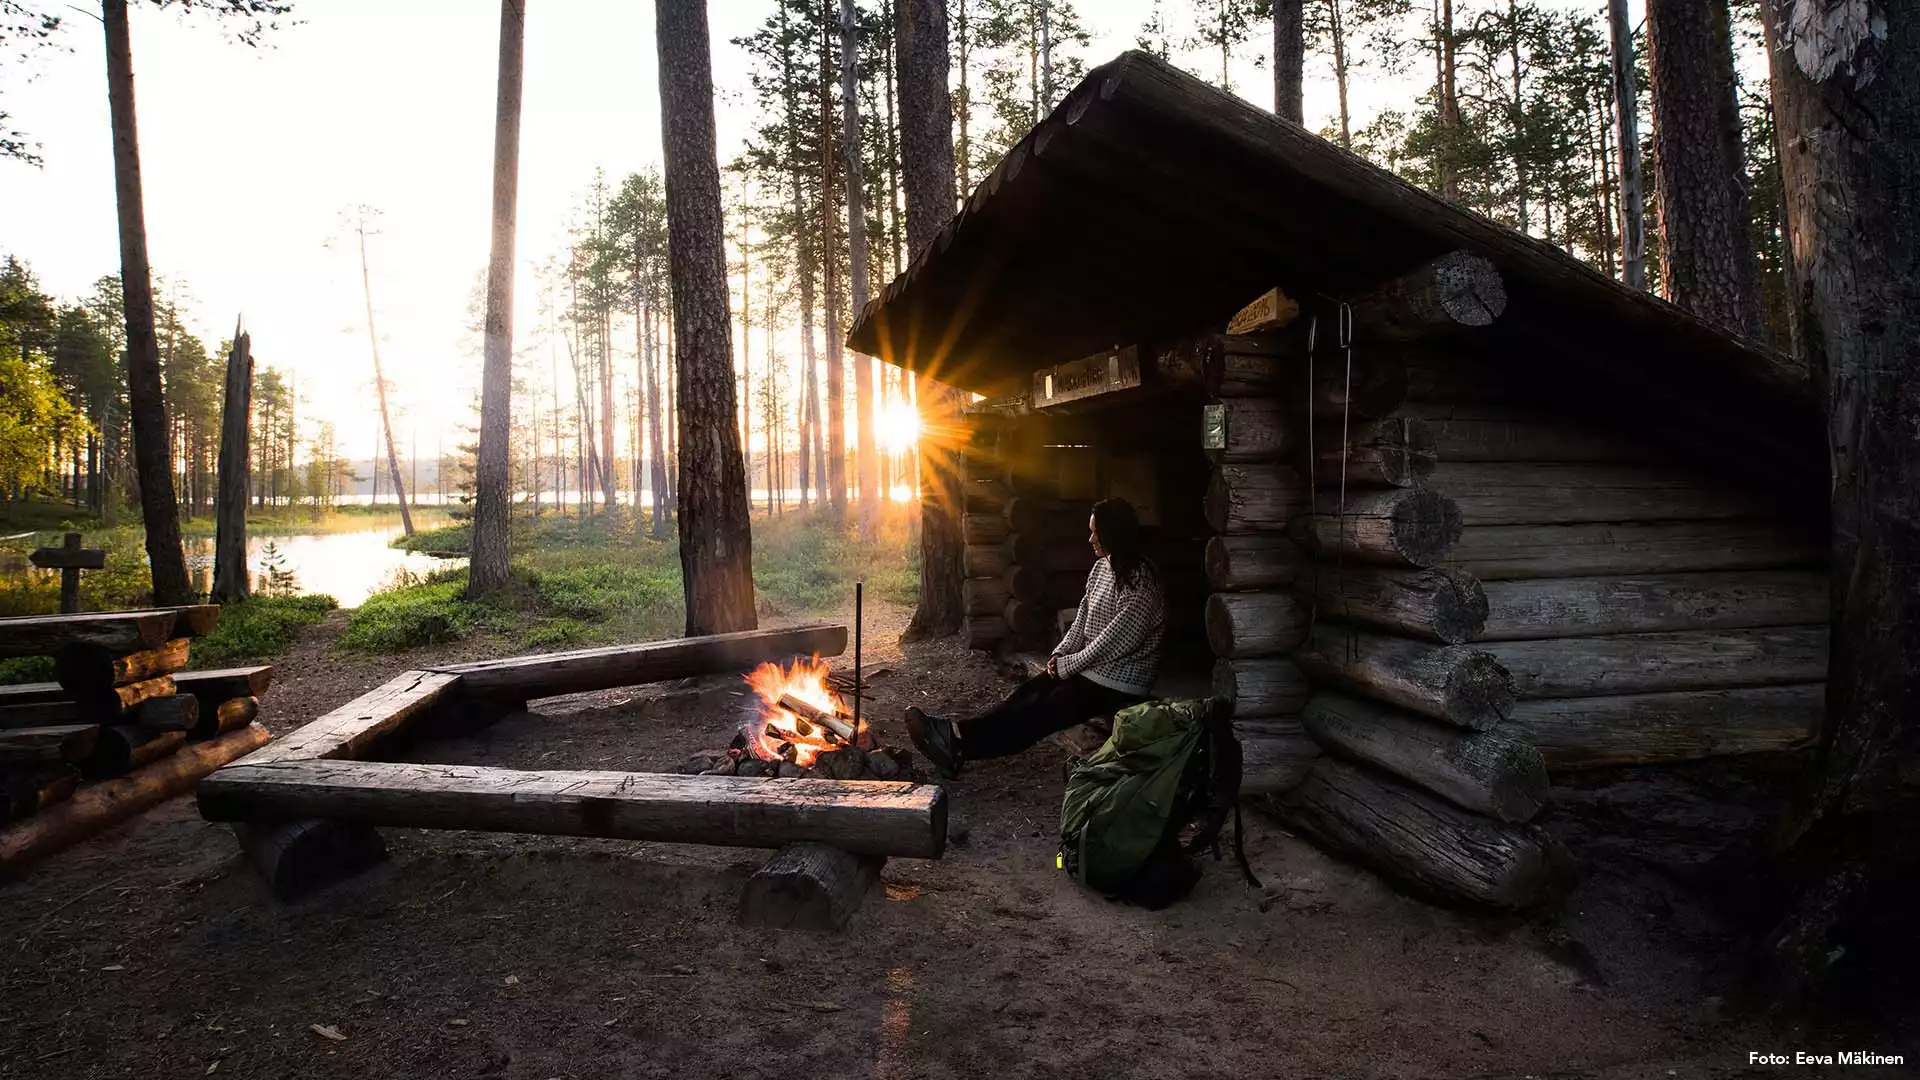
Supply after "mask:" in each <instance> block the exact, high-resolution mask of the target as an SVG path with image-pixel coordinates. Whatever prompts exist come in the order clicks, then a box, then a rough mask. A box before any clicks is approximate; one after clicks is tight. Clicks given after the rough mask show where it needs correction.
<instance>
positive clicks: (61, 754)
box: [0, 724, 100, 765]
mask: <svg viewBox="0 0 1920 1080" xmlns="http://www.w3.org/2000/svg"><path fill="white" fill-rule="evenodd" d="M99 737H100V725H98V724H53V725H48V726H46V727H22V728H12V729H10V730H7V731H0V765H46V764H55V763H58V762H63V761H71V762H80V761H85V760H86V759H87V758H88V757H89V756H90V755H91V754H92V753H93V748H94V744H95V743H96V742H97V741H98V740H99Z"/></svg>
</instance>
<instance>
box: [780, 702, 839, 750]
mask: <svg viewBox="0 0 1920 1080" xmlns="http://www.w3.org/2000/svg"><path fill="white" fill-rule="evenodd" d="M777 704H778V705H779V706H780V708H782V709H785V710H787V711H788V712H790V713H792V714H793V715H795V716H797V717H799V718H800V719H801V720H804V721H809V722H811V723H814V724H818V725H819V726H821V727H823V728H826V729H827V730H828V731H830V732H832V733H833V734H834V736H835V737H837V738H838V739H839V740H840V741H841V742H843V743H846V744H847V745H848V746H852V745H853V725H852V724H850V723H848V722H847V721H845V720H842V719H841V718H840V717H838V716H836V715H834V714H833V713H831V712H828V711H827V710H825V709H820V708H815V707H814V706H812V705H809V704H807V703H806V702H804V701H801V700H800V699H799V698H797V697H794V696H793V695H792V694H781V695H780V700H779V702H778V703H777ZM801 734H806V733H805V732H801Z"/></svg>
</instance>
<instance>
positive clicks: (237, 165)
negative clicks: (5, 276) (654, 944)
mask: <svg viewBox="0 0 1920 1080" xmlns="http://www.w3.org/2000/svg"><path fill="white" fill-rule="evenodd" d="M864 2H866V3H867V5H868V6H871V0H864ZM82 6H84V5H82V4H76V5H73V8H72V9H70V10H68V11H67V13H66V15H65V18H66V22H67V29H66V32H65V36H64V44H65V45H66V46H67V51H64V52H57V51H53V50H48V51H44V52H42V53H40V54H38V55H37V56H35V57H34V58H33V59H32V60H31V61H30V62H29V65H28V66H27V67H26V68H24V69H23V68H21V67H19V66H17V65H12V64H7V65H4V66H0V108H4V109H5V110H6V111H7V112H9V113H11V114H12V123H13V124H14V125H16V126H18V127H20V128H23V129H25V130H26V131H27V132H28V134H29V137H30V138H31V139H33V140H36V141H38V142H39V143H41V153H42V154H43V155H44V157H45V158H46V166H45V168H44V169H34V168H31V167H28V166H25V165H22V164H19V163H17V162H11V161H0V252H5V253H11V254H15V255H18V256H20V257H22V258H24V259H26V260H27V261H28V262H30V263H31V264H32V266H33V268H34V270H35V271H36V272H37V273H38V274H39V276H40V281H41V285H42V287H43V288H45V289H47V290H48V291H50V292H52V293H54V294H56V295H57V296H61V297H74V296H78V295H80V294H81V293H84V292H85V291H87V290H88V288H89V287H90V285H91V283H92V282H93V281H94V280H95V279H96V278H98V277H100V276H101V275H102V274H106V273H110V272H113V271H115V270H117V269H118V266H119V248H118V240H117V233H116V231H115V230H116V225H115V216H114V199H113V167H112V160H111V146H110V140H109V136H108V123H107V96H106V86H105V82H106V80H105V71H104V59H103V56H102V42H101V35H100V31H99V24H98V22H97V21H95V20H94V19H92V18H90V17H88V16H87V15H85V14H82V13H80V11H79V10H78V9H79V8H80V7H82ZM1420 6H1422V7H1424V5H1420ZM1565 6H1566V7H1568V8H1575V7H1590V6H1594V4H1590V3H1575V2H1573V0H1566V2H1565ZM1633 6H1634V8H1635V12H1636V15H1635V17H1636V18H1638V9H1639V8H1640V6H1641V5H1640V2H1639V0H1635V3H1634V5H1633ZM61 7H62V5H53V6H52V8H53V9H54V10H59V9H60V8H61ZM529 7H530V9H531V10H530V11H529V13H528V19H527V43H526V85H525V100H524V104H523V113H522V119H521V146H520V203H519V215H520V218H519V221H520V228H519V246H518V256H519V266H520V269H519V272H518V274H517V286H518V301H517V308H518V312H519V314H518V319H517V321H518V327H519V330H520V333H519V342H518V344H522V345H524V344H525V341H526V338H527V333H526V331H527V328H530V327H531V326H532V324H533V310H532V308H533V282H532V274H531V267H532V265H533V264H534V263H536V262H538V261H541V260H542V259H544V258H545V257H547V256H548V255H550V254H552V253H554V252H557V251H559V250H560V249H561V248H562V247H563V245H564V242H565V233H566V228H567V223H568V220H569V218H570V216H571V215H572V214H573V212H574V210H575V208H576V207H577V206H578V205H579V204H580V200H581V194H582V192H583V191H584V189H585V188H586V186H587V185H588V184H589V183H590V182H591V180H592V177H593V171H594V169H595V167H601V168H604V169H605V170H606V173H607V175H608V177H609V179H610V181H617V179H618V178H619V177H620V176H623V175H625V174H626V173H627V172H629V171H632V170H635V169H638V168H641V167H644V166H646V165H648V164H654V163H657V162H658V161H659V157H660V151H659V96H658V84H657V81H656V73H655V63H654V44H653V25H652V23H653V20H652V14H653V12H652V5H651V4H648V3H644V2H634V0H531V3H530V4H529ZM1164 7H1165V8H1166V10H1167V13H1168V17H1169V19H1170V21H1171V22H1172V23H1173V30H1174V32H1175V34H1176V35H1177V34H1180V33H1183V32H1184V31H1185V30H1186V28H1187V27H1186V25H1185V23H1186V20H1187V19H1188V15H1187V10H1186V3H1185V0H1166V3H1165V4H1164ZM770 8H771V4H770V3H768V2H767V0H710V3H709V4H708V11H709V17H710V19H711V24H712V34H713V41H714V70H715V83H716V88H717V90H716V92H717V97H718V100H717V112H718V122H719V132H720V147H721V149H720V154H721V157H722V159H723V160H724V159H726V158H729V157H731V156H732V155H733V153H734V152H735V151H736V150H737V149H738V147H739V145H740V142H741V140H742V138H743V137H744V135H745V133H746V130H747V128H748V126H749V125H750V124H751V122H752V119H753V116H752V109H751V105H750V101H749V83H748V72H747V61H746V56H745V54H744V52H743V51H742V50H740V49H738V48H735V47H734V46H733V45H732V44H731V43H730V40H731V39H732V38H735V37H739V36H743V35H745V34H747V33H748V32H750V31H751V29H752V28H753V27H754V26H756V25H757V24H758V23H759V22H760V21H761V19H762V18H764V17H765V16H766V15H767V14H768V13H769V11H770ZM1079 8H1080V11H1081V13H1082V16H1083V18H1084V21H1085V22H1086V24H1087V25H1088V27H1089V29H1090V30H1091V31H1092V32H1093V45H1092V47H1091V48H1090V49H1088V50H1087V58H1088V61H1089V66H1091V65H1093V64H1097V63H1101V62H1104V61H1105V60H1107V59H1110V58H1111V57H1113V56H1114V55H1116V54H1117V53H1119V52H1120V51H1122V50H1123V49H1126V48H1130V47H1132V45H1133V42H1134V39H1135V37H1136V36H1137V34H1138V32H1139V27H1140V25H1141V24H1142V23H1143V22H1145V21H1146V19H1147V18H1148V16H1149V15H1150V14H1151V12H1152V9H1153V3H1152V0H1081V3H1080V5H1079ZM297 9H298V14H299V16H300V17H301V18H302V19H303V20H305V21H304V22H303V23H302V24H301V25H299V26H297V27H294V28H292V29H290V30H285V31H282V32H281V33H279V34H277V35H274V36H272V37H271V38H270V39H269V41H268V43H267V45H266V46H265V47H263V48H261V49H257V50H256V49H249V48H247V47H245V46H243V45H239V44H237V43H234V42H232V41H231V40H230V39H229V38H228V37H227V36H226V34H225V33H224V32H223V31H222V30H221V29H220V28H219V27H218V26H217V24H215V23H213V22H212V21H210V20H208V19H205V18H198V19H192V20H188V19H184V18H182V17H180V16H178V15H175V14H172V13H165V12H156V11H152V10H149V9H148V8H147V7H146V6H145V5H137V6H136V8H135V12H134V17H133V52H134V71H135V75H136V88H137V89H136V93H137V102H138V109H139V118H140V148H141V166H142V170H143V173H144V180H145V186H146V214H147V231H148V239H149V245H150V250H151V257H152V261H153V266H154V268H155V271H156V273H158V274H161V275H164V276H166V277H168V278H169V279H177V280H180V281H183V282H184V283H185V284H186V287H187V290H188V291H187V293H186V297H188V298H190V300H191V303H190V304H189V305H188V306H189V307H190V310H191V312H192V314H193V315H194V316H195V317H196V318H197V319H198V320H199V321H200V324H199V325H198V326H196V327H195V329H196V330H197V331H198V332H199V333H200V334H201V336H203V337H204V338H205V339H206V340H207V342H208V344H209V345H210V346H211V345H214V344H216V343H217V342H218V341H219V340H221V339H222V338H224V337H225V336H227V335H228V334H230V333H231V331H232V327H233V323H234V319H235V317H236V316H237V315H240V314H242V313H244V314H245V316H246V320H247V326H248V329H249V330H250V331H251V332H252V334H253V343H254V353H255V356H256V357H257V358H258V362H259V363H261V364H271V365H273V366H276V367H279V368H281V369H282V370H284V371H287V372H288V373H290V374H291V375H292V376H293V377H294V379H295V380H296V383H297V387H298V390H299V392H300V394H301V396H302V397H303V398H304V399H305V401H306V406H305V407H306V409H307V411H308V415H310V416H314V417H318V418H326V419H331V420H333V421H335V422H336V423H337V424H338V426H339V432H340V437H341V440H342V444H343V445H342V447H341V450H342V452H343V453H345V454H347V455H349V456H352V457H361V456H364V455H366V454H368V453H370V452H371V451H372V450H373V446H374V438H375V430H376V423H375V418H374V415H373V410H372V408H371V386H372V370H371V362H370V360H369V357H368V351H367V338H366V321H365V314H364V310H363V304H362V300H361V294H360V280H359V265H358V261H357V256H356V254H355V251H354V248H353V245H352V243H351V241H350V240H349V239H348V237H349V236H350V234H348V233H346V232H345V231H344V230H343V228H342V224H341V222H342V213H343V211H345V210H346V209H347V208H348V207H350V206H352V205H354V204H359V203H366V204H370V205H373V206H376V207H378V208H379V209H380V210H381V211H382V212H383V214H382V217H381V219H380V224H379V228H380V230H381V234H380V235H379V236H376V237H374V238H373V239H372V240H371V241H370V244H369V247H370V258H371V261H372V264H373V294H374V305H375V319H376V322H377V324H378V325H379V329H380V336H381V356H382V359H383V361H384V362H385V364H386V365H387V376H388V378H389V379H390V380H392V381H393V382H394V383H395V384H396V388H397V393H398V399H397V403H398V405H399V407H400V409H401V410H402V412H403V414H404V415H403V416H402V417H399V418H396V420H395V423H394V426H395V429H396V433H397V434H398V436H399V438H400V441H401V443H402V447H401V452H402V453H403V454H405V453H406V446H405V443H406V441H407V439H408V436H409V432H410V431H412V430H417V431H418V432H419V433H420V438H421V445H420V447H419V449H420V453H421V454H422V455H423V456H428V455H431V453H432V449H431V445H430V440H431V439H432V437H433V433H434V432H436V431H438V430H439V429H440V428H441V427H442V426H443V425H452V424H458V423H464V422H466V420H467V417H468V416H469V413H468V412H467V405H468V402H469V401H470V400H471V393H472V389H471V388H472V387H473V386H475V385H477V383H478V379H479V364H480V361H479V349H478V345H477V342H476V341H475V340H474V339H473V337H472V335H470V333H469V331H468V330H467V326H468V323H469V316H468V301H469V298H470V296H471V295H472V292H473V289H474V287H475V283H476V282H477V281H478V279H479V275H480V273H481V271H482V270H483V268H484V267H485V265H486V260H487V243H488V223H489V214H490V206H491V201H490V200H491V189H490V180H491V167H492V166H491V162H492V153H493V104H494V76H495V62H496V58H497V49H498V33H499V16H498V10H499V9H498V6H497V5H496V4H493V3H490V2H487V0H325V2H319V0H305V2H302V3H299V4H298V5H297ZM1269 47H1270V38H1269V37H1260V36H1257V37H1256V38H1255V40H1254V41H1253V42H1251V43H1250V44H1249V45H1248V46H1247V47H1245V48H1244V49H1243V50H1242V52H1243V53H1244V57H1245V58H1244V59H1243V60H1242V61H1241V62H1240V63H1239V64H1237V65H1236V69H1235V89H1236V90H1238V91H1239V92H1241V93H1243V94H1245V95H1246V96H1248V97H1249V98H1250V99H1252V100H1254V101H1256V102H1258V103H1260V104H1262V105H1270V104H1271V100H1272V90H1271V86H1272V83H1271V76H1270V75H1269V74H1268V72H1267V71H1265V70H1264V69H1256V68H1255V67H1254V66H1253V64H1252V57H1253V56H1254V55H1255V54H1257V53H1264V52H1265V51H1266V50H1267V49H1268V48H1269ZM1182 59H1184V60H1185V62H1187V64H1188V66H1189V67H1191V68H1194V69H1196V70H1199V71H1202V72H1203V73H1211V72H1212V71H1213V70H1214V67H1213V61H1212V60H1211V59H1210V58H1208V57H1205V56H1202V55H1193V56H1188V57H1184V58H1182ZM29 73H30V74H32V75H33V77H32V78H31V79H27V78H25V76H26V75H27V74H29ZM1308 80H1309V86H1308V88H1307V101H1306V107H1307V114H1308V115H1307V119H1308V122H1309V124H1310V125H1312V126H1316V127H1317V126H1319V125H1320V124H1321V123H1323V122H1325V121H1326V119H1327V118H1328V117H1329V116H1330V115H1331V114H1332V111H1333V106H1334V102H1333V90H1332V85H1331V79H1330V77H1327V76H1326V74H1325V72H1324V70H1322V69H1318V68H1316V67H1315V66H1313V65H1312V64H1311V63H1310V66H1309V71H1308ZM1396 94H1406V96H1411V95H1410V94H1407V92H1406V88H1405V87H1398V88H1396V87H1394V86H1392V85H1389V84H1386V83H1381V82H1374V83H1369V84H1365V85H1360V86H1357V87H1356V89H1355V94H1354V99H1355V100H1354V106H1355V113H1356V115H1357V116H1361V117H1364V116H1367V115H1370V114H1371V113H1372V112H1374V111H1375V110H1376V109H1377V108H1378V107H1379V104H1380V103H1382V102H1385V101H1389V100H1393V98H1394V96H1395V95H1396ZM755 344H756V346H758V344H759V342H758V341H756V342H755ZM452 441H453V440H452V438H451V437H449V439H448V443H449V445H451V443H452Z"/></svg>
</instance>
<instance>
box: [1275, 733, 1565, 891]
mask: <svg viewBox="0 0 1920 1080" xmlns="http://www.w3.org/2000/svg"><path fill="white" fill-rule="evenodd" d="M1281 805H1282V808H1283V809H1282V815H1283V818H1284V820H1285V821H1286V822H1287V824H1289V825H1290V826H1292V827H1293V828H1294V829H1296V830H1298V831H1300V832H1302V833H1305V834H1306V835H1307V837H1308V838H1309V839H1311V840H1312V841H1313V842H1314V843H1316V844H1318V845H1319V846H1320V847H1323V848H1326V849H1328V850H1330V851H1333V852H1335V853H1336V854H1340V855H1344V856H1346V857H1347V858H1350V859H1352V860H1354V861H1355V862H1358V863H1361V864H1362V865H1365V866H1370V867H1372V868H1373V869H1374V870H1376V871H1378V872H1379V873H1380V874H1381V875H1382V876H1383V877H1386V878H1387V879H1389V880H1391V881H1394V882H1396V883H1398V884H1399V885H1401V886H1402V887H1404V888H1407V889H1409V890H1411V891H1413V892H1414V893H1416V894H1417V895H1420V896H1423V897H1426V898H1428V899H1434V900H1439V901H1441V902H1451V903H1461V902H1465V903H1468V904H1475V905H1484V906H1487V907H1493V908H1499V909H1504V910H1519V909H1523V908H1527V907H1531V906H1533V905H1534V904H1536V903H1538V902H1539V901H1541V900H1542V899H1544V898H1545V897H1546V896H1547V894H1548V891H1549V889H1550V887H1551V885H1552V882H1553V879H1554V877H1555V874H1554V870H1555V867H1556V864H1557V863H1558V862H1559V861H1560V860H1559V859H1557V858H1556V857H1555V855H1554V854H1553V853H1550V851H1549V847H1548V845H1547V843H1546V842H1544V841H1543V840H1542V839H1541V837H1540V835H1539V834H1538V833H1537V832H1535V831H1533V830H1532V829H1530V828H1527V827H1524V826H1515V825H1509V824H1506V823H1503V822H1499V821H1495V820H1493V819H1492V818H1488V817H1483V816H1481V815H1479V814H1474V813H1470V812H1468V811H1466V810H1462V809H1460V808H1459V807H1457V806H1454V805H1453V804H1451V803H1448V802H1446V801H1444V800H1442V799H1438V798H1435V797H1434V796H1432V795H1429V794H1427V793H1426V792H1424V791H1421V790H1419V789H1418V788H1415V787H1414V786H1412V785H1411V784H1406V783H1402V782H1401V781H1399V780H1396V779H1393V778H1392V777H1389V776H1386V775H1384V774H1382V773H1380V772H1377V771H1374V770H1370V769H1365V768H1363V767H1360V766H1356V765H1352V764H1349V763H1347V762H1344V761H1340V760H1338V759H1335V758H1331V757H1323V758H1321V759H1319V760H1318V761H1316V762H1314V765H1313V770H1312V772H1311V773H1310V774H1309V775H1308V777H1307V779H1306V782H1305V783H1303V784H1301V785H1300V786H1299V787H1298V788H1295V789H1294V790H1293V791H1292V792H1291V793H1289V794H1288V796H1287V797H1286V798H1285V799H1284V800H1282V803H1281Z"/></svg>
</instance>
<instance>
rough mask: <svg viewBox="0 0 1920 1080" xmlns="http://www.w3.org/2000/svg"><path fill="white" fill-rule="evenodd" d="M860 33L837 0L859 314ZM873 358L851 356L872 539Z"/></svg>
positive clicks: (865, 527)
mask: <svg viewBox="0 0 1920 1080" xmlns="http://www.w3.org/2000/svg"><path fill="white" fill-rule="evenodd" d="M859 49H860V33H859V23H858V21H857V20H856V18H855V14H854V9H853V0H840V125H841V128H842V131H841V135H840V145H841V149H842V152H843V154H844V156H845V161H844V163H843V167H844V168H845V170H846V174H847V250H848V269H849V273H850V275H851V278H852V281H851V283H850V284H851V285H852V288H853V294H852V296H851V298H850V299H851V303H852V310H853V312H854V313H855V314H856V315H858V314H859V313H860V312H861V311H863V310H865V309H866V306H867V296H868V289H869V284H868V281H867V196H866V182H865V177H864V176H863V175H862V168H861V166H862V162H861V160H860V148H861V147H862V146H863V145H864V143H863V141H862V139H861V137H860V98H859V89H860V72H859V56H860V53H859ZM873 369H874V361H873V358H872V357H870V356H859V355H856V356H854V358H853V400H854V409H855V421H854V422H855V423H856V424H858V425H859V433H858V435H857V436H856V437H855V440H854V443H855V446H854V451H855V453H856V454H857V455H858V460H857V462H856V464H857V466H858V468H859V470H860V472H859V493H860V535H861V537H862V538H863V539H867V540H871V539H873V537H874V534H875V530H876V528H877V525H878V520H879V519H878V514H879V511H880V507H879V491H878V488H879V473H878V471H877V466H878V462H877V461H875V459H874V448H875V445H876V440H875V438H874V434H875V432H874V427H873V423H874V403H873V394H874V386H873Z"/></svg>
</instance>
